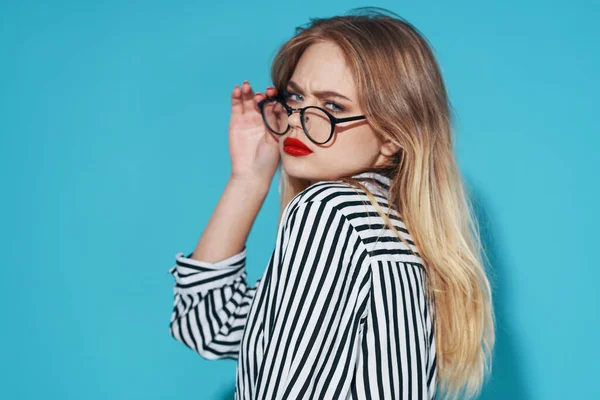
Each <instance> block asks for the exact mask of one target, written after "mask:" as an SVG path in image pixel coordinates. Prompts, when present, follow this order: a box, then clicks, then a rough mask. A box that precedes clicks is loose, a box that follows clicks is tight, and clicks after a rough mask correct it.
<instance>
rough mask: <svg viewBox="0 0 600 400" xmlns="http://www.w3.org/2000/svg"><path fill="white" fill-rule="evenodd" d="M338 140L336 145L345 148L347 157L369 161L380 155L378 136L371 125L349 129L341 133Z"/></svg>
mask: <svg viewBox="0 0 600 400" xmlns="http://www.w3.org/2000/svg"><path fill="white" fill-rule="evenodd" d="M338 138H339V140H338V141H337V142H336V145H338V144H339V148H340V149H341V148H343V149H344V152H345V153H346V155H347V156H349V155H352V156H353V157H356V158H359V159H361V160H368V159H372V158H373V157H374V156H376V155H377V154H378V153H379V145H378V141H377V136H375V133H374V132H373V130H372V129H371V127H370V126H369V125H364V126H360V127H356V128H353V129H348V130H346V131H344V132H342V133H340V134H339V135H338ZM333 147H335V146H333Z"/></svg>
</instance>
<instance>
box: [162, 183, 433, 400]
mask: <svg viewBox="0 0 600 400" xmlns="http://www.w3.org/2000/svg"><path fill="white" fill-rule="evenodd" d="M354 177H355V178H357V179H359V180H360V181H361V182H362V183H363V184H365V185H366V186H367V187H368V188H369V189H370V190H371V191H372V193H373V194H374V195H375V197H376V199H377V200H378V202H379V204H380V205H381V207H382V208H383V211H384V212H387V211H388V208H387V204H388V203H387V201H386V198H385V195H386V193H387V191H388V190H389V184H390V180H389V179H388V178H387V177H385V176H383V175H381V174H379V173H377V172H362V173H359V174H356V175H354ZM390 218H391V220H392V222H393V224H394V225H395V227H396V228H397V229H398V230H399V231H400V233H401V234H402V235H403V237H404V238H406V239H407V240H408V242H409V244H410V247H411V250H413V251H414V252H415V253H416V254H412V253H411V251H410V250H409V248H408V247H407V246H406V245H405V244H404V243H403V242H402V241H401V240H399V239H398V238H397V237H396V236H395V235H394V233H393V232H392V231H391V230H390V229H389V228H385V229H383V228H384V226H383V225H384V222H383V220H382V218H381V217H380V216H379V215H378V213H377V211H376V209H375V208H374V207H373V205H372V204H371V202H370V201H369V199H368V197H367V196H366V194H365V192H364V191H363V190H362V189H359V188H354V187H353V186H350V185H348V184H346V183H344V182H341V181H322V182H318V183H315V184H313V185H312V186H310V187H309V188H307V189H305V190H304V191H302V192H301V193H299V194H298V195H297V196H295V197H294V198H293V199H292V201H291V202H290V203H289V204H288V205H287V207H286V208H285V210H284V214H283V218H282V220H281V224H280V226H279V230H278V234H277V243H276V244H275V249H274V250H273V253H272V255H271V258H270V260H269V263H268V265H267V268H266V271H265V272H264V275H263V277H262V278H260V279H259V280H257V281H256V283H255V285H254V286H250V285H248V283H247V282H246V271H245V262H246V248H245V247H244V249H243V250H242V251H241V252H240V253H238V254H236V255H234V256H231V257H229V258H227V259H224V260H222V261H219V262H216V263H207V262H201V261H197V260H194V259H191V258H189V257H191V254H189V255H188V256H187V257H185V256H184V253H177V254H176V256H175V257H176V264H175V265H174V266H173V267H172V268H171V269H170V270H169V272H170V273H171V274H173V276H174V277H175V287H174V308H173V314H172V317H171V323H170V332H171V334H172V335H173V337H174V338H175V339H177V340H178V341H180V342H182V343H183V344H185V345H186V346H188V347H190V348H191V349H193V350H194V351H196V352H197V353H199V354H200V355H201V356H203V357H204V358H207V359H211V360H212V359H219V358H232V359H237V360H238V363H237V372H236V394H235V398H236V399H238V400H242V399H245V400H246V399H261V400H262V399H403V400H408V399H424V400H425V399H427V400H429V399H433V398H434V397H435V389H436V348H435V340H434V325H433V323H432V321H433V320H434V319H433V315H432V312H433V311H434V310H433V304H432V303H430V302H429V301H428V300H427V299H426V297H425V286H424V285H425V282H424V278H425V275H424V265H423V261H422V259H421V258H420V256H419V254H418V252H417V249H416V248H415V246H414V242H413V241H412V240H411V236H410V234H409V233H408V231H407V230H406V227H405V225H404V224H403V222H402V220H401V219H400V215H399V214H398V213H397V212H396V211H395V210H392V211H391V215H390Z"/></svg>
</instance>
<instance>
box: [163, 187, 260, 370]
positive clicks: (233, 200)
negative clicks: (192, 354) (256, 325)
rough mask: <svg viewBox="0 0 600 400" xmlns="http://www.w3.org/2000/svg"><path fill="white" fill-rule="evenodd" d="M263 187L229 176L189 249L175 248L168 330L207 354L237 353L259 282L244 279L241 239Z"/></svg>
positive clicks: (232, 355) (234, 355) (231, 355)
mask: <svg viewBox="0 0 600 400" xmlns="http://www.w3.org/2000/svg"><path fill="white" fill-rule="evenodd" d="M267 191H268V187H266V188H265V187H263V186H260V185H257V184H253V183H252V182H249V181H245V182H244V181H238V180H235V179H233V178H232V179H230V180H229V182H228V184H227V187H226V188H225V191H224V193H223V195H222V196H221V199H220V201H219V203H218V205H217V207H216V209H215V212H214V213H213V215H212V217H211V219H210V221H209V223H208V225H207V227H206V229H205V230H204V233H203V235H202V237H201V238H200V240H199V242H198V245H197V246H196V249H195V250H194V252H193V253H191V254H189V255H188V256H187V257H186V256H184V255H183V253H178V254H177V255H176V256H175V257H176V264H175V265H174V266H173V267H172V268H171V269H170V270H169V272H170V273H171V274H172V275H173V277H174V278H175V286H174V289H173V292H174V305H173V312H172V314H171V322H170V324H169V330H170V333H171V335H172V336H173V337H174V338H175V339H176V340H178V341H179V342H181V343H183V344H185V345H186V346H188V347H189V348H191V349H192V350H194V351H196V352H198V353H199V354H200V355H202V356H203V357H205V358H207V359H218V358H234V359H235V358H237V352H238V350H239V344H240V340H241V335H242V332H243V328H244V326H245V323H246V318H247V313H248V310H249V307H250V304H251V302H252V298H253V297H254V293H255V292H256V286H257V285H258V283H259V282H258V281H257V282H256V285H255V287H250V286H248V285H247V283H246V271H245V266H246V247H245V241H246V240H247V238H248V234H249V231H250V228H251V226H252V224H253V223H254V220H255V218H256V215H257V214H258V210H259V209H260V207H261V205H262V203H263V201H264V198H265V196H266V192H267ZM240 248H241V249H242V250H241V251H240V250H239V249H240Z"/></svg>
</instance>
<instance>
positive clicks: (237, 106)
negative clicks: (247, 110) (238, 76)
mask: <svg viewBox="0 0 600 400" xmlns="http://www.w3.org/2000/svg"><path fill="white" fill-rule="evenodd" d="M242 111H243V106H242V90H241V89H240V87H239V86H238V85H235V87H234V88H233V92H232V93H231V112H232V113H236V114H241V113H242Z"/></svg>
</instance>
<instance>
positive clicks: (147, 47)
mask: <svg viewBox="0 0 600 400" xmlns="http://www.w3.org/2000/svg"><path fill="white" fill-rule="evenodd" d="M416 3H417V2H397V1H379V2H377V3H372V4H370V5H377V6H382V7H385V8H389V9H390V10H392V11H395V12H397V13H399V14H400V15H402V16H404V17H406V18H407V19H408V20H409V21H410V22H412V23H413V24H415V25H416V26H417V27H418V28H419V29H420V30H421V31H422V32H423V33H424V34H425V36H426V37H427V38H428V39H429V40H430V41H431V42H432V44H433V47H434V49H435V51H436V54H437V56H438V59H439V62H440V64H441V67H442V70H443V73H444V77H445V79H446V82H447V87H448V91H449V94H450V98H451V101H452V104H453V106H454V109H455V111H456V114H457V115H456V116H457V123H456V129H457V132H458V140H457V144H456V154H457V157H458V160H459V163H460V167H461V169H462V171H463V173H464V177H465V180H466V182H467V184H468V186H469V189H470V191H471V192H472V194H473V196H474V198H475V199H476V201H477V204H478V206H479V211H478V214H479V219H480V221H481V223H482V225H483V226H484V228H485V242H486V244H487V246H488V249H489V252H490V255H491V258H492V261H493V262H494V266H495V277H494V278H493V279H494V282H495V283H494V285H495V306H496V311H497V316H498V328H497V335H498V342H497V347H496V353H495V358H494V373H493V376H492V379H491V381H490V382H489V383H488V384H487V385H486V386H485V388H484V392H483V395H482V398H483V399H508V398H511V399H528V400H529V399H544V400H545V399H567V398H569V399H575V398H600V390H599V387H598V385H597V381H595V378H596V374H597V371H598V369H597V367H596V363H597V360H598V359H599V358H600V352H599V351H598V345H597V343H596V341H597V338H598V337H599V329H598V328H599V324H600V321H599V319H598V314H599V311H598V305H599V295H598V290H597V281H598V279H599V278H600V273H599V272H598V271H599V268H598V267H599V265H598V262H597V261H596V256H595V251H597V250H598V239H599V235H598V231H597V228H596V227H597V225H598V223H599V222H600V218H599V212H598V200H599V199H598V197H599V196H598V172H599V171H600V169H599V168H598V162H597V156H598V150H597V149H598V146H599V145H600V141H599V139H598V137H599V134H600V132H599V131H600V130H599V123H598V119H597V116H598V93H600V84H599V82H600V80H599V79H598V76H597V72H598V71H599V70H600V62H599V54H598V53H599V52H598V42H599V39H600V37H599V33H600V29H599V28H598V24H597V19H598V16H599V14H600V13H599V11H600V7H599V6H598V3H597V2H593V1H587V2H586V1H569V2H567V1H526V2H523V1H515V0H511V1H502V2H480V1H453V2H445V1H444V2H442V1H438V2H433V1H424V2H418V4H416ZM484 3H485V4H484ZM363 5H367V4H365V3H362V2H356V1H348V0H344V1H342V0H336V1H331V2H322V1H312V0H311V1H304V2H256V1H253V2H241V1H240V2H216V3H214V4H210V5H207V4H206V3H205V2H200V1H187V2H166V1H165V2H157V1H144V2H142V1H131V2H127V3H125V2H122V1H114V0H111V1H103V2H76V1H72V2H69V1H53V2H42V1H37V2H32V1H19V2H16V1H15V2H13V3H12V4H7V3H6V2H3V3H1V6H0V133H1V135H0V176H1V178H2V181H1V182H2V191H3V193H2V196H1V200H0V201H1V202H2V203H1V207H0V209H1V210H2V211H1V212H2V215H1V223H0V234H1V237H0V239H1V243H2V247H1V249H2V251H1V255H2V268H1V272H0V274H1V275H0V296H1V297H0V307H1V308H0V311H1V323H2V327H1V329H0V398H3V399H54V398H56V399H59V398H60V399H65V400H66V399H173V398H186V397H187V398H198V399H205V398H206V399H213V398H214V399H226V398H232V397H233V395H232V394H233V390H234V384H235V362H234V361H231V360H225V361H207V360H204V359H202V358H201V357H200V356H198V355H196V354H195V353H193V352H192V351H191V350H188V349H187V348H185V347H184V346H183V345H182V344H179V343H177V342H176V341H175V340H173V339H172V338H171V337H170V336H169V332H168V322H169V319H170V313H171V306H172V303H171V302H172V284H173V280H172V277H171V276H170V275H168V273H167V270H168V269H169V268H170V267H171V266H172V265H173V263H174V255H175V253H176V252H180V251H181V252H187V251H191V250H192V249H193V247H194V246H195V244H196V242H197V240H198V238H199V237H200V234H201V232H202V230H203V228H204V226H205V224H206V223H207V221H208V219H209V217H210V215H211V213H212V210H213V208H214V206H215V205H216V203H217V201H218V199H219V197H220V194H221V192H222V190H223V188H224V185H225V182H226V179H227V177H228V174H229V171H230V160H229V153H228V147H227V126H228V122H229V112H230V105H229V104H230V103H229V102H230V93H231V90H232V89H233V86H234V85H235V84H240V83H241V82H242V81H243V80H244V79H248V80H250V83H251V84H252V85H253V87H254V88H255V89H256V90H260V91H263V90H264V88H265V87H266V85H268V84H270V81H269V66H270V62H271V60H272V57H273V56H274V54H275V51H276V49H277V47H278V46H279V45H280V44H281V43H283V41H285V40H286V39H288V38H289V37H291V35H292V34H293V30H294V27H296V26H297V25H300V24H303V23H305V22H307V21H308V18H309V17H317V16H318V17H323V16H331V15H334V14H339V13H344V12H346V11H347V10H349V9H350V8H352V7H357V6H363ZM276 178H277V177H276ZM276 185H277V180H274V181H273V185H272V187H271V192H270V193H269V196H268V197H267V199H266V202H265V205H264V207H263V209H262V210H261V212H260V214H259V216H258V219H257V221H256V224H255V225H254V227H253V229H252V232H251V234H250V238H249V240H248V243H247V245H248V264H249V265H248V277H249V280H252V281H253V280H254V279H256V278H258V277H259V276H261V274H262V271H263V270H264V268H265V266H266V263H267V261H268V257H269V255H270V253H271V251H272V248H273V245H274V237H275V234H276V228H277V227H276V224H277V215H278V211H279V209H278V194H277V186H276ZM594 338H596V339H594Z"/></svg>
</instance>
